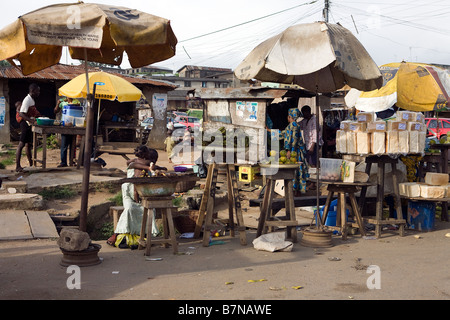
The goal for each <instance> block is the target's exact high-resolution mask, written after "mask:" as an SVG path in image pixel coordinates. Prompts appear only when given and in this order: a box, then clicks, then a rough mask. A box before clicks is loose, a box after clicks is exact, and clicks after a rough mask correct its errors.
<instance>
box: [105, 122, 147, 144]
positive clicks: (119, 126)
mask: <svg viewBox="0 0 450 320" xmlns="http://www.w3.org/2000/svg"><path fill="white" fill-rule="evenodd" d="M101 128H102V129H103V132H104V137H105V142H109V135H110V134H111V133H112V132H113V131H114V130H132V131H134V132H135V133H137V135H138V136H137V137H136V140H137V141H138V142H140V143H141V142H142V136H143V135H142V131H143V130H142V129H143V128H142V127H141V126H136V125H135V124H134V123H126V122H116V123H106V124H104V125H102V126H101Z"/></svg>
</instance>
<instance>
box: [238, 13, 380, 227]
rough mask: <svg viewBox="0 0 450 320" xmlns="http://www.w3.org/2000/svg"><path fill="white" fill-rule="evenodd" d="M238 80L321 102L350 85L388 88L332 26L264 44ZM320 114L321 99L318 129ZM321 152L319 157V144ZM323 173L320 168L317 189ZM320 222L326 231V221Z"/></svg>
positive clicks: (304, 27) (295, 30) (294, 30)
mask: <svg viewBox="0 0 450 320" xmlns="http://www.w3.org/2000/svg"><path fill="white" fill-rule="evenodd" d="M235 75H236V76H237V78H239V79H241V80H251V79H257V80H261V81H270V82H278V83H289V84H297V85H299V86H301V87H303V88H305V89H307V90H309V91H312V92H315V93H316V96H317V97H318V96H319V95H320V94H322V93H328V92H333V91H336V90H339V89H341V88H342V87H344V86H345V85H348V86H350V87H352V88H358V89H359V90H374V89H377V88H380V87H381V86H382V84H383V78H382V76H381V73H380V70H379V69H378V67H377V65H376V64H375V62H374V61H373V60H372V58H371V57H370V55H369V54H368V53H367V51H366V50H365V48H364V47H363V46H362V44H361V43H360V42H359V41H358V40H357V39H356V37H355V36H353V34H352V33H351V32H350V31H348V30H347V29H345V28H344V27H342V26H341V25H339V24H330V23H326V22H315V23H307V24H299V25H295V26H292V27H289V28H287V29H286V30H285V31H283V32H282V33H280V34H279V35H277V36H274V37H272V38H269V39H268V40H266V41H264V42H262V43H261V44H260V45H258V46H257V47H256V48H255V49H253V50H252V51H251V52H250V54H249V55H248V56H247V57H246V58H245V59H244V61H242V62H241V63H240V64H239V65H238V67H237V68H236V70H235ZM319 111H320V110H319V99H317V100H316V125H317V128H318V127H319ZM317 141H319V130H317ZM316 147H317V151H318V148H319V146H318V143H317V144H316ZM317 158H319V152H317ZM317 160H318V159H317ZM317 162H318V161H317ZM319 172H320V168H318V170H317V174H316V176H317V178H316V183H317V186H318V185H319ZM319 206H320V203H319V188H317V208H319ZM317 221H318V225H321V222H320V219H317Z"/></svg>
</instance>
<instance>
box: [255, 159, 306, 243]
mask: <svg viewBox="0 0 450 320" xmlns="http://www.w3.org/2000/svg"><path fill="white" fill-rule="evenodd" d="M260 167H261V174H262V175H263V176H264V177H265V179H266V190H265V192H264V199H263V202H262V206H261V213H260V216H259V221H258V230H257V233H256V236H257V237H259V236H261V235H262V234H264V233H267V232H270V231H271V230H272V228H273V227H286V239H290V240H291V241H292V242H294V243H295V242H297V226H298V222H297V220H296V217H295V205H294V186H293V184H294V182H293V180H294V179H295V176H296V171H297V170H298V169H299V164H287V165H265V164H261V165H260ZM277 180H284V185H285V188H284V190H285V210H286V215H285V216H284V217H276V216H274V215H273V210H272V203H273V197H274V192H275V184H276V181H277Z"/></svg>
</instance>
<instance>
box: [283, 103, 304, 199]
mask: <svg viewBox="0 0 450 320" xmlns="http://www.w3.org/2000/svg"><path fill="white" fill-rule="evenodd" d="M299 116H300V110H298V108H292V109H289V113H288V122H289V124H288V126H287V127H286V129H285V130H284V131H283V136H284V149H285V151H286V158H287V159H291V158H295V159H296V160H297V162H300V164H299V169H298V170H297V175H296V177H295V180H294V196H296V197H298V196H300V194H301V193H302V192H306V180H307V179H308V177H309V175H308V167H307V164H306V161H305V156H306V148H305V143H304V141H303V137H302V133H301V131H300V127H299V125H298V123H297V122H296V120H297V119H298V117H299Z"/></svg>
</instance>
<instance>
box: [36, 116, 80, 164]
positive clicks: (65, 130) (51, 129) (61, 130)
mask: <svg viewBox="0 0 450 320" xmlns="http://www.w3.org/2000/svg"><path fill="white" fill-rule="evenodd" d="M48 121H49V122H48V123H47V125H34V126H32V131H33V166H35V167H36V166H37V164H38V163H39V162H40V163H41V164H42V168H43V169H45V168H47V143H46V141H47V136H48V135H51V134H65V135H70V136H71V137H72V143H71V144H70V152H69V163H70V164H72V163H73V160H74V157H75V154H76V139H77V136H81V137H82V140H81V144H80V151H79V153H78V160H77V169H80V167H81V163H82V159H83V158H82V157H83V152H84V141H85V136H86V128H85V127H84V125H80V126H73V125H72V126H62V125H60V123H58V122H57V121H56V123H57V124H58V125H54V124H55V120H50V119H49V120H48ZM39 136H41V137H42V141H43V143H42V160H39V159H38V157H37V148H38V139H39Z"/></svg>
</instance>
